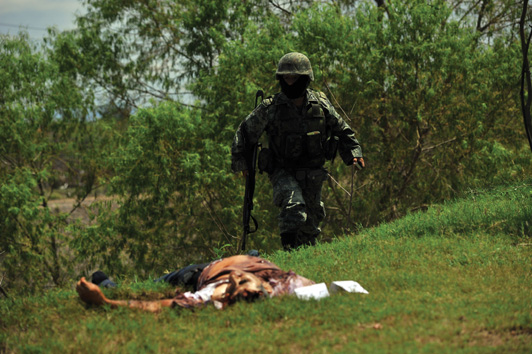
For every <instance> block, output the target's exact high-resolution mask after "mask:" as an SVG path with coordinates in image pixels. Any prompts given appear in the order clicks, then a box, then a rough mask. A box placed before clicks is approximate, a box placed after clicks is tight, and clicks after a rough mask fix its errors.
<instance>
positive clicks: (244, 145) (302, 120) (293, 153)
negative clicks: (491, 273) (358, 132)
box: [231, 90, 362, 172]
mask: <svg viewBox="0 0 532 354" xmlns="http://www.w3.org/2000/svg"><path fill="white" fill-rule="evenodd" d="M264 132H266V134H267V135H268V140H269V148H270V149H272V150H273V152H274V154H273V155H274V156H275V160H276V162H277V166H281V167H287V166H290V167H302V168H304V167H319V166H316V164H318V165H321V166H322V165H323V163H324V162H325V158H323V156H321V155H320V156H318V155H319V154H320V153H321V152H320V151H319V150H321V147H323V146H325V144H326V142H327V141H328V140H329V139H331V137H337V141H338V144H337V146H338V152H339V154H340V157H341V158H342V160H343V161H344V162H345V163H346V164H347V165H350V164H352V163H353V158H355V157H362V148H361V146H360V144H359V143H358V141H357V139H356V138H355V134H354V132H353V130H352V129H351V128H350V127H349V125H347V123H345V122H344V120H343V119H342V118H341V117H340V116H339V115H338V113H337V112H336V111H335V109H334V107H333V106H332V104H331V103H330V102H329V100H328V99H327V97H326V96H325V94H324V93H322V92H317V91H313V90H307V93H306V97H305V103H304V105H303V107H302V109H298V108H297V107H296V106H295V105H294V104H293V103H292V101H291V100H290V99H288V98H287V97H286V95H285V94H283V93H278V94H276V95H275V96H273V97H270V98H267V99H265V100H264V101H263V102H262V103H261V104H260V105H258V106H257V108H255V110H253V112H251V113H250V114H249V115H248V116H247V117H246V119H244V121H242V123H240V126H239V127H238V129H237V131H236V134H235V137H234V139H233V144H232V147H231V155H232V162H231V169H232V170H233V172H238V171H243V170H246V169H247V168H248V167H247V163H246V159H245V154H246V153H247V152H248V151H249V149H250V148H251V147H252V146H253V145H254V144H256V143H257V142H258V141H259V139H260V137H261V136H262V134H263V133H264ZM316 146H317V147H318V148H316ZM322 155H323V154H322ZM307 162H308V163H307ZM307 165H309V166H307ZM310 165H311V166H310Z"/></svg>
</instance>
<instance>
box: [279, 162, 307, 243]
mask: <svg viewBox="0 0 532 354" xmlns="http://www.w3.org/2000/svg"><path fill="white" fill-rule="evenodd" d="M270 180H271V182H272V186H273V202H274V204H275V205H276V206H277V207H279V208H281V211H280V213H279V232H280V233H281V242H282V244H283V247H284V249H285V250H290V249H292V248H295V247H297V243H296V239H297V233H298V231H299V229H300V228H301V227H302V226H303V225H305V222H306V220H307V212H306V207H305V199H304V198H303V193H302V190H301V187H300V185H299V183H298V182H297V180H296V179H295V177H294V176H293V175H291V174H290V173H289V172H287V171H285V170H283V169H280V170H277V171H275V172H274V173H273V174H272V175H271V176H270Z"/></svg>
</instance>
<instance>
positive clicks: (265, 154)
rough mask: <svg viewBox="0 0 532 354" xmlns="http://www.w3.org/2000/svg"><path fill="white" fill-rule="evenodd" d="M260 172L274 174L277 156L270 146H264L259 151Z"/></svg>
mask: <svg viewBox="0 0 532 354" xmlns="http://www.w3.org/2000/svg"><path fill="white" fill-rule="evenodd" d="M258 165H259V172H260V173H262V172H266V173H267V174H272V173H273V170H274V169H275V158H274V156H273V151H272V150H271V149H268V148H262V149H261V150H260V153H259V161H258Z"/></svg>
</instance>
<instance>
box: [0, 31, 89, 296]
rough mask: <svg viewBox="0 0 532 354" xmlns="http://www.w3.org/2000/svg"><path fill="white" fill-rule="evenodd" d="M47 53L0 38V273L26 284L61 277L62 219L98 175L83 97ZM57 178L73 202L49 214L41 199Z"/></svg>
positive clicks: (11, 282)
mask: <svg viewBox="0 0 532 354" xmlns="http://www.w3.org/2000/svg"><path fill="white" fill-rule="evenodd" d="M50 57H51V55H50V53H47V49H46V48H45V47H39V46H38V45H36V44H32V43H31V42H30V41H29V38H28V35H27V34H26V33H20V34H19V35H18V36H13V37H10V36H0V92H1V100H2V105H1V106H0V141H1V143H0V165H1V168H0V183H1V185H0V220H1V222H0V235H2V240H1V242H0V244H1V246H0V247H1V250H0V254H2V263H1V265H0V267H1V268H0V273H2V274H4V273H5V274H6V284H7V286H11V287H13V288H18V289H22V288H25V289H26V290H32V289H38V288H40V287H42V286H44V285H46V284H49V283H52V284H62V283H63V282H64V280H65V279H66V277H68V273H69V271H70V270H69V266H71V265H72V261H73V259H72V257H71V254H68V253H67V249H66V247H65V246H66V243H67V241H68V238H69V233H68V231H67V229H66V227H67V219H68V217H69V214H71V213H72V212H73V210H74V209H76V208H78V207H79V205H80V203H81V202H82V201H83V199H85V198H86V197H87V196H88V195H89V193H90V192H91V191H92V190H93V188H95V185H96V183H97V180H98V174H99V173H100V171H99V170H98V165H97V162H96V161H94V160H91V158H93V157H94V156H91V151H92V150H91V147H92V146H93V145H94V141H93V139H92V137H91V136H90V134H89V133H90V128H89V126H88V125H89V124H88V122H87V116H88V112H89V109H90V107H91V100H90V95H89V96H85V92H84V91H83V90H82V89H81V87H79V86H78V85H77V82H76V80H75V78H73V77H72V76H69V75H65V74H63V73H61V72H60V71H59V69H58V65H57V63H56V62H54V61H53V60H51V59H50ZM66 93H68V94H66ZM91 162H92V163H91ZM65 183H67V184H70V185H73V186H71V187H70V188H71V190H72V193H73V194H74V195H75V196H76V203H75V205H74V206H73V210H72V211H70V212H69V213H57V212H55V211H54V210H52V209H51V208H50V205H49V200H50V198H52V197H53V195H54V192H55V191H56V190H58V188H59V186H60V185H63V184H65ZM36 274H39V276H35V275H36Z"/></svg>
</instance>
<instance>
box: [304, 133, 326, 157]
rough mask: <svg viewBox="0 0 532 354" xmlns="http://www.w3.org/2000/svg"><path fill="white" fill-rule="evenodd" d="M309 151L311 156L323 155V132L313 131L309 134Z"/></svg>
mask: <svg viewBox="0 0 532 354" xmlns="http://www.w3.org/2000/svg"><path fill="white" fill-rule="evenodd" d="M306 138H307V139H306V140H307V151H308V154H309V156H320V155H322V154H323V148H322V146H321V132H319V131H313V132H309V133H307V136H306Z"/></svg>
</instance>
